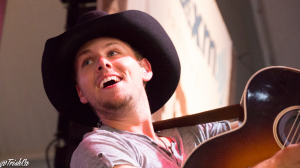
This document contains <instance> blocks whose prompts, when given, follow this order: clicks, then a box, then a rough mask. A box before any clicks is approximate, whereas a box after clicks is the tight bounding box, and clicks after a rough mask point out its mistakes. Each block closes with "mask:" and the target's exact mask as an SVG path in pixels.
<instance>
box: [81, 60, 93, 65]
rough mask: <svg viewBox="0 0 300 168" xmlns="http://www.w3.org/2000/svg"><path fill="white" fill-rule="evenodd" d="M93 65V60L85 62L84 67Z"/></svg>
mask: <svg viewBox="0 0 300 168" xmlns="http://www.w3.org/2000/svg"><path fill="white" fill-rule="evenodd" d="M91 63H93V61H92V60H85V61H84V62H83V66H87V65H90V64H91Z"/></svg>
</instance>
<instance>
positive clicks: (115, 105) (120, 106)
mask: <svg viewBox="0 0 300 168" xmlns="http://www.w3.org/2000/svg"><path fill="white" fill-rule="evenodd" d="M132 99H133V97H132V95H127V96H126V97H124V98H122V99H119V100H116V101H105V102H94V103H93V105H92V107H93V108H94V110H95V111H96V113H98V115H100V116H101V117H104V118H105V119H108V120H116V119H121V118H124V117H125V116H126V115H128V111H127V110H126V107H127V106H128V104H129V103H130V102H131V101H132ZM100 116H99V117H100Z"/></svg>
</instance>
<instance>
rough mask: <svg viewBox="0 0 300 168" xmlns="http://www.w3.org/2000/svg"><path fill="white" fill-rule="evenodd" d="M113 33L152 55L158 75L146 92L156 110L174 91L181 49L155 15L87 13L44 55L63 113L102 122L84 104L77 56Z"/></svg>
mask: <svg viewBox="0 0 300 168" xmlns="http://www.w3.org/2000/svg"><path fill="white" fill-rule="evenodd" d="M98 37H113V38H117V39H120V40H122V41H125V42H127V43H128V44H129V45H130V46H131V47H133V48H134V49H137V51H138V52H139V53H140V54H141V55H142V56H143V57H144V58H147V59H148V60H149V62H150V64H151V66H152V71H153V78H152V79H151V80H150V81H149V82H147V85H146V93H147V96H148V100H149V104H150V110H151V113H152V114H153V113H154V112H156V111H157V110H159V109H160V108H161V107H162V106H163V105H164V104H165V103H166V102H167V101H168V100H169V99H170V97H171V96H172V94H173V93H174V91H175V89H176V87H177V85H178V82H179V78H180V62H179V58H178V55H177V52H176V49H175V47H174V45H173V43H172V41H171V39H170V38H169V36H168V35H167V33H166V32H165V31H164V29H163V28H162V26H161V25H160V24H159V23H158V22H157V21H156V20H155V19H154V18H153V17H151V16H150V15H148V14H146V13H144V12H141V11H136V10H128V11H124V12H121V13H116V14H111V15H108V14H107V13H105V12H102V11H92V12H88V13H86V14H84V15H83V16H82V17H81V18H80V19H79V21H78V23H77V25H76V26H74V27H73V28H71V29H69V30H67V31H66V32H65V33H63V34H61V35H59V36H57V37H54V38H51V39H48V40H47V42H46V45H45V50H44V54H43V58H42V75H43V83H44V88H45V91H46V94H47V96H48V98H49V100H50V102H51V103H52V105H53V106H54V107H55V108H56V109H57V111H58V112H59V113H61V114H62V115H63V116H65V117H66V118H68V119H69V120H71V121H74V122H77V123H80V124H83V125H87V126H93V127H95V126H97V122H98V121H99V118H98V117H97V115H96V114H95V113H94V112H93V110H92V108H91V107H90V106H89V105H87V104H82V103H81V102H80V100H79V97H78V94H77V91H76V87H75V86H76V80H75V72H74V58H75V55H76V52H77V51H78V49H79V48H80V47H81V46H82V45H83V44H85V43H86V42H88V41H89V40H92V39H95V38H98Z"/></svg>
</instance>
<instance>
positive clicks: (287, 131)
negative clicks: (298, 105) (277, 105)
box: [277, 109, 300, 147]
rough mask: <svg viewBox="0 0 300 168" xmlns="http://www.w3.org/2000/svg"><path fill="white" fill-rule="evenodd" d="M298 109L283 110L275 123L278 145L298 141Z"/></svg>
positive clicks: (299, 134)
mask: <svg viewBox="0 0 300 168" xmlns="http://www.w3.org/2000/svg"><path fill="white" fill-rule="evenodd" d="M298 114H299V109H293V110H289V111H285V112H284V114H283V115H281V117H280V119H279V122H278V124H277V136H278V138H279V141H280V146H281V147H285V146H287V145H289V144H295V143H298V142H299V141H300V128H299V127H300V117H299V115H298Z"/></svg>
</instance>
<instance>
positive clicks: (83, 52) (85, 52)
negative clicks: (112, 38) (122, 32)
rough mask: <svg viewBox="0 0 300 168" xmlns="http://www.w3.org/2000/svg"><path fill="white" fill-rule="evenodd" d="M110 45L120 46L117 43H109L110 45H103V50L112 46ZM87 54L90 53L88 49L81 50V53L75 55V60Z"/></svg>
mask: <svg viewBox="0 0 300 168" xmlns="http://www.w3.org/2000/svg"><path fill="white" fill-rule="evenodd" d="M112 45H120V44H119V43H117V42H110V43H107V44H105V45H104V48H105V47H109V46H112ZM120 46H122V45H120ZM89 52H91V51H90V50H89V49H86V50H83V51H81V52H79V53H78V54H77V55H76V58H77V59H78V58H79V57H80V56H81V55H84V54H87V53H89Z"/></svg>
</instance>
